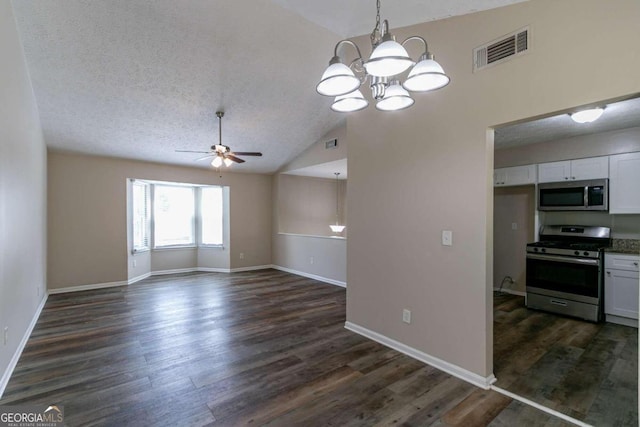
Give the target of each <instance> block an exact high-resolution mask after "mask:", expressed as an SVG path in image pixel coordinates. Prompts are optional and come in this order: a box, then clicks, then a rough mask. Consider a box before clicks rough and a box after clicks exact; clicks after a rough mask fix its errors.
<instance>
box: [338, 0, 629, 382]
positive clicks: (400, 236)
mask: <svg viewBox="0 0 640 427" xmlns="http://www.w3.org/2000/svg"><path fill="white" fill-rule="evenodd" d="M639 20H640V2H637V1H636V0H620V1H616V2H613V3H612V2H601V1H598V0H564V1H556V0H532V1H528V2H523V3H518V4H516V5H513V6H509V7H504V8H499V9H494V10H491V11H486V12H481V13H475V14H469V15H464V16H460V17H455V18H451V19H446V20H441V21H434V22H429V23H425V24H421V25H416V26H412V27H409V28H405V29H402V30H395V29H394V30H393V32H394V34H395V35H396V36H397V38H399V39H401V40H402V39H404V38H406V37H408V36H409V35H412V34H420V35H423V36H425V37H426V38H427V41H428V42H429V47H430V49H431V50H432V51H433V53H434V54H435V55H436V57H437V59H438V60H440V61H441V63H442V64H443V66H444V67H445V69H446V71H447V72H448V73H449V74H450V75H451V78H452V82H451V84H450V85H449V86H448V87H446V88H445V89H443V90H441V91H438V92H435V93H430V94H418V95H416V103H415V105H414V106H413V107H412V108H411V109H409V110H406V111H404V112H402V113H396V114H393V113H392V114H385V113H382V112H378V111H376V109H375V108H372V107H370V108H368V109H367V110H364V111H361V112H359V113H357V114H352V115H349V117H348V119H347V120H348V121H347V139H348V140H349V161H348V167H349V182H348V192H349V201H348V203H349V212H348V218H347V221H348V223H349V245H348V248H347V256H348V260H349V269H348V275H347V278H348V287H347V320H348V321H349V322H352V323H354V324H356V325H360V326H362V327H365V328H368V329H370V330H372V331H374V332H377V333H379V334H382V335H384V336H386V337H389V338H391V339H394V340H397V341H399V342H401V343H403V344H405V345H408V346H410V347H413V348H414V349H417V350H419V351H422V352H425V353H427V354H430V355H432V356H435V357H438V358H440V359H442V360H444V361H447V362H449V363H452V364H454V365H457V366H459V367H461V368H464V369H466V370H468V371H470V372H472V373H474V374H477V375H480V376H483V377H486V376H489V375H490V374H491V372H492V357H493V356H492V347H493V343H492V336H493V330H492V328H493V325H492V319H493V315H492V292H491V288H492V285H493V271H492V269H493V244H492V240H493V186H492V171H493V166H494V165H493V139H492V132H487V129H488V128H491V127H495V126H497V125H500V124H503V123H509V122H513V121H516V120H522V119H525V118H528V117H534V116H539V115H543V114H546V113H549V112H554V111H563V110H567V109H569V108H572V107H575V106H579V105H584V104H588V103H592V102H595V101H598V100H606V99H612V98H617V97H620V96H623V95H626V94H630V93H636V92H639V91H640V80H639V79H638V77H637V70H638V69H639V68H640V56H639V55H638V54H637V52H638V50H637V42H636V41H637V40H638V39H639V37H640V26H638V25H637V23H638V22H639ZM526 25H531V28H532V33H531V37H532V50H531V52H530V53H529V54H527V55H523V56H521V57H519V58H516V59H514V60H512V61H510V62H508V63H505V64H501V65H498V66H495V67H491V68H488V69H486V70H483V71H480V72H478V73H475V74H474V73H472V70H471V61H472V50H473V48H474V47H476V46H478V45H480V44H482V43H484V42H487V41H490V40H493V39H495V38H496V37H499V36H501V35H503V34H507V33H509V32H511V31H513V30H516V29H518V28H521V27H524V26H526ZM359 42H360V43H361V44H362V45H363V46H366V45H367V43H368V37H366V36H363V37H361V38H359ZM411 49H413V47H411V48H410V51H411V53H412V54H413V55H417V54H419V52H417V51H414V50H411ZM594 55H596V56H595V58H597V59H594ZM599 82H602V83H601V84H600V83H599ZM389 152H394V153H396V152H397V153H401V154H402V155H398V156H389V154H388V153H389ZM442 230H453V242H454V243H453V246H452V247H445V246H442V245H441V243H440V242H441V232H442ZM403 308H410V309H412V323H411V324H404V323H403V322H402V309H403Z"/></svg>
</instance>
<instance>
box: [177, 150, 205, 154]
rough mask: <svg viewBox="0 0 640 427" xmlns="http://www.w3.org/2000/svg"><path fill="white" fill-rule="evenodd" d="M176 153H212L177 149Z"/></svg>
mask: <svg viewBox="0 0 640 427" xmlns="http://www.w3.org/2000/svg"><path fill="white" fill-rule="evenodd" d="M176 153H200V154H207V153H210V151H193V150H176Z"/></svg>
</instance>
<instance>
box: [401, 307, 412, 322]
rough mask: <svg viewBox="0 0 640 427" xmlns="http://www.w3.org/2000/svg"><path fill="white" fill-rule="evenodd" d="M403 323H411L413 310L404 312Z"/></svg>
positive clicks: (406, 309)
mask: <svg viewBox="0 0 640 427" xmlns="http://www.w3.org/2000/svg"><path fill="white" fill-rule="evenodd" d="M402 321H403V322H404V323H411V310H409V309H408V308H405V309H404V310H402Z"/></svg>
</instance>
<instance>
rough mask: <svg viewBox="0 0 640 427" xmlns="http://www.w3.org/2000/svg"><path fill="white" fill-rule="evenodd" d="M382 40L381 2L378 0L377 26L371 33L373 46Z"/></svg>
mask: <svg viewBox="0 0 640 427" xmlns="http://www.w3.org/2000/svg"><path fill="white" fill-rule="evenodd" d="M379 38H380V0H376V26H375V27H374V28H373V31H372V32H371V44H372V45H375V44H376V42H377V41H378V39H379Z"/></svg>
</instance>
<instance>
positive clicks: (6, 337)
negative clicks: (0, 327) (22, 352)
mask: <svg viewBox="0 0 640 427" xmlns="http://www.w3.org/2000/svg"><path fill="white" fill-rule="evenodd" d="M2 340H3V342H4V345H7V343H8V342H9V327H8V326H5V327H4V334H3V339H2Z"/></svg>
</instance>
